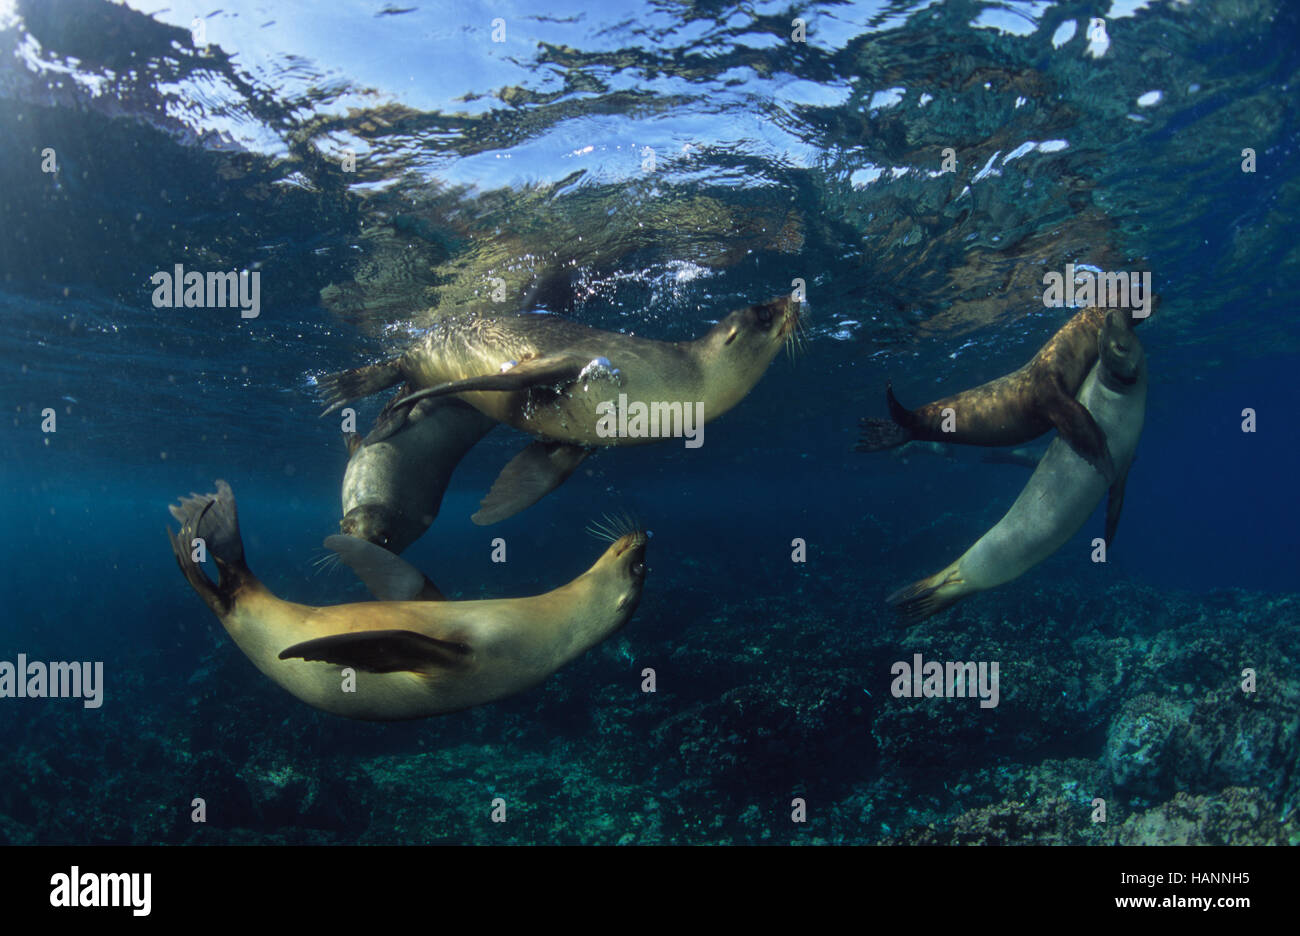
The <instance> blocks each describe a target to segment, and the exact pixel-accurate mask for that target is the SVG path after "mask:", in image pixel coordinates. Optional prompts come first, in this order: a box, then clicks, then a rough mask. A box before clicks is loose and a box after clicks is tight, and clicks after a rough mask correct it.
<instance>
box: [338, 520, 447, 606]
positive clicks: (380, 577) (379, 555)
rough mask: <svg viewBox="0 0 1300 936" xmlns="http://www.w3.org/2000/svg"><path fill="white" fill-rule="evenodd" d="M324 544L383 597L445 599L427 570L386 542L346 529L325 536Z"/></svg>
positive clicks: (375, 592) (383, 598)
mask: <svg viewBox="0 0 1300 936" xmlns="http://www.w3.org/2000/svg"><path fill="white" fill-rule="evenodd" d="M323 545H324V546H325V548H326V549H330V550H333V551H334V552H335V553H337V554H338V557H339V559H340V560H341V561H342V562H343V564H344V565H346V566H347V567H348V568H349V569H351V570H352V571H353V572H355V573H356V575H357V578H359V579H361V581H363V582H365V583H366V588H368V589H370V593H371V594H372V595H374V596H375V597H376V598H378V599H379V600H380V601H420V600H426V601H442V600H443V596H442V592H440V591H438V588H437V586H435V585H434V584H433V583H432V582H430V581H429V580H428V579H427V578H425V575H424V573H423V572H421V571H420V570H419V569H417V568H416V567H415V566H413V565H411V564H410V563H409V562H407V561H406V560H405V559H403V558H401V557H400V556H398V555H396V554H394V553H391V552H389V551H388V550H387V549H384V547H382V546H378V545H376V544H374V543H371V542H368V541H366V540H363V539H360V538H358V537H356V536H348V535H346V534H342V533H335V534H334V535H333V536H327V537H325V542H324V544H323Z"/></svg>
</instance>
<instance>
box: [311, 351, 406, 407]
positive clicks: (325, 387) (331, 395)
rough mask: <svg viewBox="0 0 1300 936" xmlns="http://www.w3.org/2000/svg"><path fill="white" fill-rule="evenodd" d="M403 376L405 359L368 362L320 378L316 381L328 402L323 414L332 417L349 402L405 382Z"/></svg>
mask: <svg viewBox="0 0 1300 936" xmlns="http://www.w3.org/2000/svg"><path fill="white" fill-rule="evenodd" d="M402 377H403V373H402V359H401V358H393V359H392V360H391V361H380V362H379V363H378V364H367V365H366V366H365V367H354V368H352V370H345V371H339V372H337V373H334V374H326V375H325V376H324V377H319V378H317V380H316V386H318V387H319V388H320V395H321V399H322V400H323V401H324V402H325V403H326V404H328V406H327V407H326V409H325V412H323V413H321V415H322V416H328V415H329V414H330V413H332V412H334V411H335V410H336V409H339V408H340V407H342V406H343V405H344V404H346V403H350V402H352V401H353V400H359V399H361V398H362V397H368V396H370V395H371V394H375V393H378V392H379V391H380V390H385V389H387V388H388V387H391V386H393V385H394V384H397V383H401V381H402Z"/></svg>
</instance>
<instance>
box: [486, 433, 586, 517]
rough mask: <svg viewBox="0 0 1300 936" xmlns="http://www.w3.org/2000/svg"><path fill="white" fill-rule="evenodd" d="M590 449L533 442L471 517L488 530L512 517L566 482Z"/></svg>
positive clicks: (499, 479) (500, 475) (511, 463)
mask: <svg viewBox="0 0 1300 936" xmlns="http://www.w3.org/2000/svg"><path fill="white" fill-rule="evenodd" d="M590 454H591V449H589V448H585V447H583V446H581V445H569V444H567V443H564V442H540V441H539V442H534V443H533V444H532V445H530V446H528V447H527V448H525V449H524V450H523V451H522V452H520V453H519V454H518V455H516V456H515V457H514V458H512V459H511V460H510V462H509V464H507V465H506V466H505V467H504V468H502V469H501V474H499V475H497V479H496V481H494V482H493V483H492V489H491V490H490V491H488V492H487V496H485V497H484V498H483V500H482V501H480V502H479V509H478V512H477V513H475V514H474V516H472V517H470V519H471V520H473V521H474V522H475V523H476V524H477V525H479V526H489V525H491V524H493V523H497V522H499V521H501V520H504V519H506V518H507V517H513V516H514V515H515V514H517V513H519V512H520V511H521V510H524V509H525V508H527V507H531V506H532V505H533V504H535V503H537V502H538V501H539V500H541V499H542V498H543V497H545V496H546V495H547V494H549V493H550V492H551V491H554V490H555V489H556V488H557V487H559V486H560V485H561V484H563V483H564V482H565V480H566V479H567V478H568V477H569V475H571V474H573V471H574V469H575V468H577V467H578V465H580V464H581V463H582V460H583V459H584V458H586V457H587V456H588V455H590Z"/></svg>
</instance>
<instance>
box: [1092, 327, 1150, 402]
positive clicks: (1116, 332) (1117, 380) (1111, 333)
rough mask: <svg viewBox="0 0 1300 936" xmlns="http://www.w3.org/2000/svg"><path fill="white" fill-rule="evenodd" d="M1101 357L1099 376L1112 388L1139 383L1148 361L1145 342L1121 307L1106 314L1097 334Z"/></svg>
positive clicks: (1098, 353) (1098, 350)
mask: <svg viewBox="0 0 1300 936" xmlns="http://www.w3.org/2000/svg"><path fill="white" fill-rule="evenodd" d="M1097 356H1098V359H1099V360H1100V361H1101V371H1100V373H1099V376H1100V377H1101V378H1102V381H1103V383H1105V385H1106V386H1108V387H1110V388H1111V389H1112V390H1122V389H1123V388H1124V387H1128V386H1132V385H1133V384H1135V383H1137V381H1138V378H1139V377H1140V376H1141V374H1142V369H1143V367H1144V366H1145V364H1146V355H1145V353H1144V352H1143V350H1142V342H1140V341H1138V338H1137V335H1136V334H1134V332H1133V327H1132V325H1131V324H1130V320H1129V317H1128V315H1127V314H1126V313H1125V312H1123V311H1122V310H1120V309H1111V310H1110V311H1109V312H1107V313H1106V320H1105V321H1104V322H1103V323H1102V326H1101V331H1100V332H1098V334H1097Z"/></svg>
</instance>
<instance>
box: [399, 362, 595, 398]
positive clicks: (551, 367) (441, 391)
mask: <svg viewBox="0 0 1300 936" xmlns="http://www.w3.org/2000/svg"><path fill="white" fill-rule="evenodd" d="M591 363H592V362H591V361H590V360H588V359H586V358H584V357H582V356H581V355H577V354H548V355H545V356H543V357H538V358H533V359H532V360H531V361H524V362H522V363H520V364H515V365H513V366H511V367H509V368H508V369H506V370H503V371H501V372H500V373H496V374H481V375H479V376H477V377H466V378H465V379H464V380H452V381H449V382H448V383H444V384H438V385H437V386H436V387H426V388H425V389H423V390H421V391H419V392H418V393H412V394H411V395H410V396H406V397H403V398H402V399H400V400H398V401H397V405H399V406H405V405H407V404H410V403H415V402H417V401H418V400H424V399H427V398H428V397H435V396H445V395H446V394H449V393H467V392H469V391H471V390H527V389H528V388H530V387H545V386H559V385H561V384H566V383H571V382H573V381H574V380H577V379H578V376H579V375H580V374H581V373H582V371H583V370H584V369H585V368H586V367H587V366H588V365H589V364H591Z"/></svg>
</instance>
